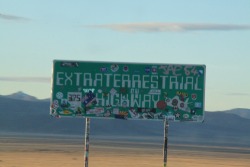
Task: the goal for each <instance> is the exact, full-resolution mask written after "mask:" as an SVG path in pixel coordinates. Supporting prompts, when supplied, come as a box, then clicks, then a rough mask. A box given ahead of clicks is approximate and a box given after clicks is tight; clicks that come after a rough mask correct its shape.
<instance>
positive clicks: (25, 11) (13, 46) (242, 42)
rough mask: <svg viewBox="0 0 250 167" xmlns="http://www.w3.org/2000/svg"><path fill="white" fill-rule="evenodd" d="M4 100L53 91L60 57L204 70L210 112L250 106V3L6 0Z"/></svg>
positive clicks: (0, 91)
mask: <svg viewBox="0 0 250 167" xmlns="http://www.w3.org/2000/svg"><path fill="white" fill-rule="evenodd" d="M0 57H1V66H0V95H8V94H12V93H15V92H18V91H23V92H25V93H27V94H30V95H32V96H35V97H37V98H39V99H44V98H49V97H50V93H51V83H50V81H51V76H52V63H53V60H55V59H62V60H81V61H113V62H138V63H166V64H205V65H206V90H205V110H206V111H223V110H229V109H233V108H250V75H249V72H250V65H249V63H250V1H249V0H73V1H68V0H43V1H41V0H22V1H20V0H0Z"/></svg>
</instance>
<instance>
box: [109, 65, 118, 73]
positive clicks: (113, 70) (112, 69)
mask: <svg viewBox="0 0 250 167" xmlns="http://www.w3.org/2000/svg"><path fill="white" fill-rule="evenodd" d="M118 70H119V66H118V65H117V64H112V65H111V71H112V72H116V71H118Z"/></svg>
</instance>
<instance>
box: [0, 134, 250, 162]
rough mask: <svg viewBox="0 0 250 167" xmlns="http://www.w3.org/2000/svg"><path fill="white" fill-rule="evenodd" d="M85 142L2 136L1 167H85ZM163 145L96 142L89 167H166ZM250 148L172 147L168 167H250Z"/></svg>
mask: <svg viewBox="0 0 250 167" xmlns="http://www.w3.org/2000/svg"><path fill="white" fill-rule="evenodd" d="M81 142H82V141H81V140H79V139H77V140H72V139H68V140H58V139H41V138H39V139H33V138H28V139H27V138H16V137H15V138H14V137H12V138H10V137H5V138H4V137H0V167H78V166H79V167H83V166H84V148H83V143H81ZM160 146H161V144H159V143H158V144H152V143H144V144H135V143H129V142H124V143H112V142H107V141H106V142H103V143H101V142H99V141H94V142H93V143H92V145H91V146H90V155H89V167H159V166H163V157H162V148H161V147H160ZM249 164H250V148H234V147H233V148H229V147H206V146H190V145H186V146H184V145H169V151H168V165H167V166H168V167H181V166H183V167H211V166H213V167H235V166H237V167H249Z"/></svg>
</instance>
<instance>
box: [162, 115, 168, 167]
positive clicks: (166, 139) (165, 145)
mask: <svg viewBox="0 0 250 167" xmlns="http://www.w3.org/2000/svg"><path fill="white" fill-rule="evenodd" d="M168 127H169V124H168V120H167V119H166V118H165V119H164V145H163V163H164V165H163V166H164V167H166V166H167V156H168Z"/></svg>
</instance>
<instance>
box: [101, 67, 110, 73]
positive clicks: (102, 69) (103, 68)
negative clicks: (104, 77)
mask: <svg viewBox="0 0 250 167" xmlns="http://www.w3.org/2000/svg"><path fill="white" fill-rule="evenodd" d="M100 71H101V72H107V71H108V68H107V67H101V68H100Z"/></svg>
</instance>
